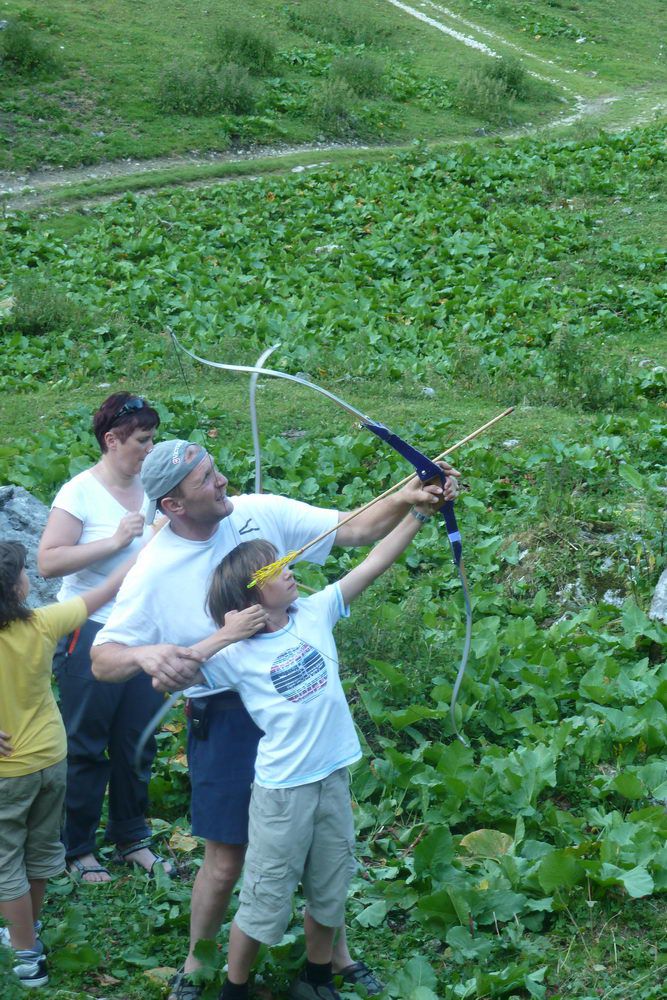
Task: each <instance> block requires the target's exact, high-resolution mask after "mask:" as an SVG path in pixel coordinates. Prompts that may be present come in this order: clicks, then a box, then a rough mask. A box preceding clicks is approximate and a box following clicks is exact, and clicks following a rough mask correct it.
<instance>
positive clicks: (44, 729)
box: [0, 542, 133, 987]
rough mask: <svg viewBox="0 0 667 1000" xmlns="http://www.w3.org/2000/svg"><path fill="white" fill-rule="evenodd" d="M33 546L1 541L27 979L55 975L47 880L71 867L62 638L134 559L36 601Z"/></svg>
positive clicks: (8, 933)
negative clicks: (59, 685)
mask: <svg viewBox="0 0 667 1000" xmlns="http://www.w3.org/2000/svg"><path fill="white" fill-rule="evenodd" d="M25 559H26V551H25V548H24V547H23V545H21V544H20V543H19V542H0V917H2V919H3V920H4V922H5V923H6V924H7V925H8V929H7V928H2V929H0V944H4V945H7V946H11V947H12V948H13V949H14V951H15V954H16V963H15V965H14V972H15V973H16V975H17V976H18V978H19V980H20V981H21V983H22V984H23V985H24V986H28V987H36V986H44V985H45V984H46V983H47V982H48V974H47V967H46V959H45V957H44V948H43V945H42V943H41V941H40V940H39V938H37V937H36V935H35V925H36V924H37V921H38V920H39V914H40V910H41V908H42V902H43V900H44V893H45V890H46V880H47V879H48V878H50V877H52V876H54V875H60V874H61V873H62V872H63V871H64V868H65V849H64V847H63V845H62V843H61V841H60V823H61V817H62V810H63V801H64V795H65V778H66V773H67V761H66V757H67V740H66V736H65V729H64V726H63V723H62V719H61V717H60V712H59V711H58V706H57V704H56V700H55V697H54V695H53V690H52V687H51V662H52V659H53V653H54V651H55V647H56V644H57V642H58V640H59V639H60V638H61V637H62V636H64V635H67V634H68V633H69V632H72V631H74V630H75V629H77V628H79V627H80V626H81V625H83V623H84V622H85V621H86V619H87V618H88V616H89V615H90V614H91V613H92V612H93V611H96V610H97V608H99V607H101V606H102V605H103V604H106V602H107V601H109V600H111V599H112V598H113V597H114V596H115V594H116V591H117V590H118V588H119V586H120V584H121V582H122V580H123V577H124V576H125V573H126V572H127V570H128V569H129V567H130V565H131V563H132V562H133V560H127V561H126V562H125V563H124V564H123V566H121V567H120V568H119V569H118V570H117V571H116V572H115V573H113V574H112V575H111V576H109V577H108V578H107V579H106V580H105V581H104V583H102V584H100V585H99V586H98V587H94V588H93V589H92V590H88V591H86V592H85V593H84V594H82V595H81V596H80V597H75V598H73V599H72V600H69V601H64V602H63V603H62V604H48V605H46V606H45V607H42V608H37V609H36V610H31V609H30V608H28V607H27V606H26V603H25V602H26V598H27V596H28V592H29V590H30V581H29V579H28V575H27V573H26V570H25Z"/></svg>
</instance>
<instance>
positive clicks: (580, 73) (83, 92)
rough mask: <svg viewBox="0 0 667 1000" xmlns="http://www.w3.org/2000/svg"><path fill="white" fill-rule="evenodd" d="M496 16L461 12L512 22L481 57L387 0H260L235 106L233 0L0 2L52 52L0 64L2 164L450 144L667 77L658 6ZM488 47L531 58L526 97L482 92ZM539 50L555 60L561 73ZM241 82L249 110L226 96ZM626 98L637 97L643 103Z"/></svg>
mask: <svg viewBox="0 0 667 1000" xmlns="http://www.w3.org/2000/svg"><path fill="white" fill-rule="evenodd" d="M496 6H497V7H498V9H496ZM496 6H494V5H493V4H486V5H483V9H480V5H479V4H477V3H472V2H471V3H467V4H459V5H458V7H456V9H457V10H462V11H463V12H464V13H465V14H467V16H468V17H469V18H472V19H473V23H477V21H480V18H481V23H482V24H484V23H486V21H487V20H488V19H489V18H490V19H491V20H490V21H489V23H491V24H493V25H495V26H496V27H498V24H499V21H498V18H501V19H502V23H503V32H504V34H503V37H502V38H499V37H498V36H496V37H495V38H492V39H490V38H488V37H486V36H485V35H479V33H478V34H477V36H475V33H474V32H473V37H477V43H478V44H481V45H482V46H486V51H485V50H484V49H480V48H479V47H478V48H477V49H476V48H474V47H470V45H467V44H463V43H462V42H461V38H460V37H455V36H452V35H451V34H446V33H443V32H442V31H440V30H439V29H434V28H433V26H431V25H428V24H426V23H425V22H424V21H423V20H418V19H416V18H415V17H414V16H412V14H411V13H410V12H409V11H407V10H405V9H398V8H397V7H396V6H395V5H393V4H391V3H389V2H387V0H336V2H335V3H333V2H331V0H326V2H325V0H299V2H297V0H287V2H285V3H284V4H276V3H272V2H269V0H251V2H249V3H247V4H245V5H244V17H245V27H246V28H248V27H249V28H250V30H252V31H256V32H257V34H258V36H259V37H261V38H262V39H264V40H268V41H269V42H270V44H271V45H272V46H274V47H275V53H274V56H273V58H272V59H271V60H269V61H265V62H263V63H262V64H261V72H258V73H257V74H256V75H255V76H254V77H253V79H252V80H246V81H245V82H244V83H243V85H242V84H241V81H240V78H239V74H238V72H237V71H238V67H236V68H235V69H234V70H233V72H232V76H233V80H232V82H231V84H230V80H229V74H230V72H231V71H230V70H229V67H228V65H227V63H226V62H225V66H227V68H226V69H225V70H224V74H223V75H224V76H225V81H224V87H223V89H224V90H225V94H226V95H227V96H226V97H225V94H221V86H222V83H221V81H220V79H219V74H220V71H221V66H220V59H221V54H220V51H219V48H217V49H216V45H215V39H216V34H217V33H219V31H218V29H219V27H220V25H224V24H226V23H227V22H228V21H229V20H230V18H231V19H232V20H233V19H234V17H236V15H237V10H236V6H235V5H234V4H232V3H231V2H227V0H225V2H219V3H216V4H215V5H213V4H212V5H210V6H209V7H202V6H201V5H200V4H193V3H184V2H181V0H165V2H163V3H161V4H159V5H154V4H148V3H141V4H139V3H134V2H130V0H116V3H114V5H113V11H112V12H111V11H110V9H109V8H107V7H106V6H105V5H103V4H99V3H97V4H85V5H81V4H79V3H74V2H72V0H50V2H49V4H48V5H45V4H43V3H41V2H38V0H4V3H3V6H2V13H3V17H4V18H9V19H10V20H12V19H13V21H14V22H16V23H19V24H20V25H22V26H24V27H25V29H26V30H27V31H29V32H30V33H32V36H34V38H35V39H36V42H35V44H36V45H37V46H42V47H45V48H47V49H48V52H49V58H48V60H45V62H44V65H43V66H40V65H39V64H37V65H34V64H33V63H32V62H31V61H28V62H27V65H26V64H25V63H26V60H23V61H21V60H19V61H17V60H10V59H9V58H8V57H7V56H5V58H4V60H0V75H1V78H2V95H1V97H0V124H1V125H2V131H1V132H0V168H3V169H10V170H25V169H31V168H34V167H36V166H39V165H43V164H47V165H51V166H56V167H58V166H76V165H79V164H93V163H98V162H100V161H103V160H116V159H122V158H127V157H133V158H140V159H145V158H147V157H154V156H160V155H164V154H173V153H182V152H186V151H191V150H205V151H220V150H226V149H227V148H229V147H230V145H232V146H239V145H240V146H247V145H249V144H257V143H262V144H269V145H275V144H281V143H282V144H285V143H289V144H293V143H304V142H311V143H312V142H313V141H321V140H325V141H331V140H332V139H333V140H338V141H341V140H342V141H347V142H349V141H354V142H359V141H361V142H372V143H387V142H404V141H409V140H410V139H411V138H412V137H414V136H418V137H420V138H424V139H435V138H447V139H449V138H452V137H456V138H458V137H461V136H469V135H470V134H471V133H472V132H473V131H474V130H475V129H479V128H480V127H482V128H486V127H488V126H489V125H490V124H491V125H493V126H494V127H505V128H506V127H508V126H509V125H512V126H514V127H516V126H517V125H521V124H523V123H531V125H537V124H539V123H540V122H543V121H545V120H548V119H549V118H553V117H555V116H556V115H557V113H558V112H559V110H562V109H563V107H564V106H572V105H573V102H574V101H575V98H576V97H577V95H579V97H580V99H581V100H583V99H584V98H592V99H594V98H598V97H600V96H601V95H605V94H607V93H608V90H609V84H610V82H611V80H612V78H613V80H614V81H615V83H616V84H617V85H620V86H621V87H622V89H624V90H627V88H629V87H632V88H636V87H645V88H647V89H648V90H650V91H651V92H653V91H654V90H657V89H659V88H660V87H661V86H664V84H665V69H664V59H663V56H662V50H660V49H658V51H656V44H657V38H658V37H659V28H658V26H657V24H656V20H657V18H658V16H659V15H658V13H656V8H655V4H653V3H651V2H649V0H640V2H638V3H636V4H633V5H632V8H625V7H624V8H623V9H622V10H619V11H617V12H615V13H614V15H613V17H605V15H604V12H603V5H602V4H599V3H595V4H587V5H586V11H584V12H581V13H577V12H574V11H572V10H569V9H563V10H560V11H559V12H558V14H557V20H558V23H559V24H560V23H561V22H563V24H564V25H565V26H566V29H567V30H565V28H564V29H563V30H562V31H556V30H555V29H554V31H552V32H551V34H549V32H547V31H546V30H542V32H541V33H540V31H539V30H538V29H539V28H540V24H541V22H540V21H539V18H540V17H542V14H541V13H538V11H537V10H536V9H535V8H540V10H541V8H543V7H546V6H548V5H544V4H542V5H535V4H524V5H523V7H521V5H518V7H521V9H522V10H523V8H526V9H528V8H530V10H531V11H532V12H533V13H534V14H535V16H536V17H537V18H538V20H537V21H535V23H532V21H531V23H530V24H528V22H527V20H526V18H527V15H526V14H525V13H517V10H514V11H513V13H512V16H510V15H509V14H508V12H507V11H506V10H505V8H506V7H510V8H517V5H507V4H505V5H500V6H498V5H496ZM404 7H405V5H404ZM408 7H409V5H408ZM422 7H423V8H424V11H422V13H426V14H428V15H429V16H431V17H432V19H436V20H437V19H438V18H444V21H443V23H444V24H445V25H449V26H451V27H454V30H457V28H458V29H459V31H458V34H459V36H460V35H461V33H463V34H464V35H466V37H467V33H469V29H468V28H467V26H466V25H465V24H464V25H461V24H458V23H456V24H455V23H454V22H452V21H451V17H449V15H447V16H446V15H445V13H443V11H444V12H446V11H447V10H448V8H444V7H442V6H441V5H437V4H423V5H422ZM411 9H414V8H411ZM420 9H421V8H420ZM517 9H518V8H517ZM542 13H544V12H542ZM494 17H495V18H496V20H494ZM545 17H551V18H552V20H553V19H554V17H556V14H554V13H552V14H551V15H548V14H545ZM542 19H543V20H544V18H542ZM528 20H530V19H528ZM580 22H581V25H580ZM589 22H590V24H589ZM589 28H590V31H591V33H592V37H590V38H588V39H587V44H585V45H584V44H582V45H578V44H577V39H578V37H580V36H578V32H579V30H584V31H589ZM630 28H631V29H632V38H633V39H634V40H635V41H634V43H633V44H634V47H633V48H632V53H631V55H632V66H633V71H632V77H631V79H630V73H629V71H628V70H627V69H625V66H624V64H623V61H622V58H621V56H623V57H624V58H625V57H626V56H627V50H626V48H625V46H624V40H625V39H626V38H627V35H628V30H629V29H630ZM635 28H636V29H637V30H635ZM505 36H507V37H506V38H505ZM0 41H2V39H0ZM517 45H519V46H520V50H521V51H519V50H517V49H516V46H517ZM489 47H490V48H491V49H492V50H493V51H496V50H497V51H498V54H500V55H502V56H504V57H510V58H513V59H516V60H518V61H519V62H520V63H521V64H522V66H523V65H525V70H524V72H525V71H528V72H529V73H530V74H531V75H528V76H526V77H525V79H524V80H523V81H522V86H521V87H520V88H519V89H518V90H517V89H516V88H514V89H512V88H509V89H508V88H507V87H505V86H501V87H500V88H498V86H497V85H494V86H491V85H490V84H489V82H488V79H487V77H486V76H485V74H486V72H487V70H488V68H489V65H490V63H491V62H494V61H495V60H492V59H491V57H490V55H489ZM243 51H244V50H242V47H241V46H240V45H237V47H236V49H233V48H232V49H231V50H230V51H227V52H226V53H224V54H223V57H224V59H225V60H229V61H231V62H232V63H238V62H242V61H243V59H244V58H245V57H244V55H243ZM543 53H544V56H546V55H549V56H553V58H552V59H551V64H547V63H545V62H544V58H543ZM626 64H627V59H626ZM636 66H641V70H639V71H638V72H639V75H638V72H636V71H635V67H636ZM605 67H606V68H607V69H608V70H609V71H608V72H607V70H606V69H605ZM242 72H243V73H245V72H246V70H245V69H243V71H242ZM598 74H599V76H600V79H596V78H595V77H596V75H598ZM250 75H251V76H252V67H251V74H250ZM471 80H472V81H473V82H475V86H474V87H472V88H471V86H470V81H471ZM466 81H467V84H466ZM462 83H463V84H464V85H465V87H464V94H463V96H462V92H461V90H460V88H461V85H462ZM230 86H231V91H230V89H229V88H230ZM480 86H481V89H480ZM490 87H491V89H489V88H490ZM225 88H226V89H225ZM616 89H618V88H617V87H616ZM240 90H243V93H244V95H245V97H244V100H243V102H241V103H239V101H238V100H236V99H234V98H235V97H236V98H238V96H239V92H240ZM575 91H576V93H575ZM471 94H472V95H473V100H472V102H471V100H470V95H471ZM633 94H634V98H633V99H634V100H635V103H636V102H637V101H639V100H640V98H643V97H645V96H646V95H641V94H639V93H638V92H637V91H636V90H633ZM465 95H467V96H466V99H463V97H464V96H465ZM581 95H583V97H582V96H581Z"/></svg>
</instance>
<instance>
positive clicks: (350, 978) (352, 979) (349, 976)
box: [335, 962, 384, 997]
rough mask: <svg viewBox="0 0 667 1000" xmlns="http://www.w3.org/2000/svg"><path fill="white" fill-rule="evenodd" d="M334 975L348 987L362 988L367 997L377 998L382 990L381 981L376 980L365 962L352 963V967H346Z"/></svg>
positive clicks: (382, 984)
mask: <svg viewBox="0 0 667 1000" xmlns="http://www.w3.org/2000/svg"><path fill="white" fill-rule="evenodd" d="M335 975H336V976H340V977H341V979H342V980H343V982H344V983H349V984H350V986H363V988H364V989H365V991H366V995H367V996H369V997H376V996H378V995H379V994H380V993H382V991H383V989H384V983H383V982H382V980H380V979H378V977H377V976H376V975H375V973H374V972H373V970H372V969H369V968H368V966H367V965H366V963H365V962H353V963H352V965H346V966H345V968H344V969H341V970H340V972H337V973H336V974H335Z"/></svg>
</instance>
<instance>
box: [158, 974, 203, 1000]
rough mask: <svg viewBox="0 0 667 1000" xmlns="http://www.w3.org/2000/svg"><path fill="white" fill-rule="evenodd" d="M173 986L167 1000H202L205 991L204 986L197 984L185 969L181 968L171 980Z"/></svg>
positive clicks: (170, 983)
mask: <svg viewBox="0 0 667 1000" xmlns="http://www.w3.org/2000/svg"><path fill="white" fill-rule="evenodd" d="M169 985H170V987H171V989H170V991H169V996H168V997H167V1000H200V997H201V995H202V993H203V992H204V987H203V986H197V985H196V984H195V983H193V982H192V980H191V979H190V977H189V976H188V974H187V973H186V972H183V969H180V970H179V971H178V972H177V973H176V975H175V976H173V978H172V979H171V980H170V982H169Z"/></svg>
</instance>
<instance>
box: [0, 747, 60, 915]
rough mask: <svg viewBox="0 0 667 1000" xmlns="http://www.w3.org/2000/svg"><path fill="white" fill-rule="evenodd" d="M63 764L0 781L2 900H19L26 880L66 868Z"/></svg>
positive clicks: (0, 872)
mask: <svg viewBox="0 0 667 1000" xmlns="http://www.w3.org/2000/svg"><path fill="white" fill-rule="evenodd" d="M66 778H67V761H66V760H61V761H60V762H59V763H58V764H52V765H51V767H45V768H44V769H43V770H42V771H35V772H34V773H33V774H21V775H18V776H17V777H14V778H0V900H2V901H3V902H9V901H10V900H12V899H18V898H19V897H20V896H23V895H25V893H26V892H28V891H29V890H30V879H41V878H45V879H46V878H51V877H52V876H54V875H60V874H62V872H63V871H64V869H65V848H64V847H63V845H62V843H61V841H60V827H61V825H62V815H63V804H64V801H65V781H66Z"/></svg>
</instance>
